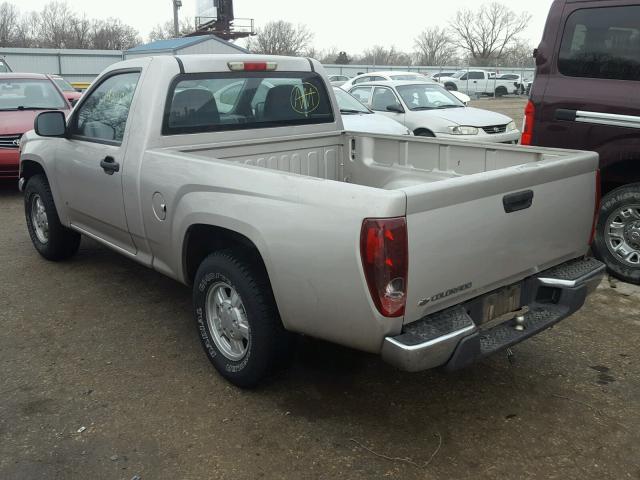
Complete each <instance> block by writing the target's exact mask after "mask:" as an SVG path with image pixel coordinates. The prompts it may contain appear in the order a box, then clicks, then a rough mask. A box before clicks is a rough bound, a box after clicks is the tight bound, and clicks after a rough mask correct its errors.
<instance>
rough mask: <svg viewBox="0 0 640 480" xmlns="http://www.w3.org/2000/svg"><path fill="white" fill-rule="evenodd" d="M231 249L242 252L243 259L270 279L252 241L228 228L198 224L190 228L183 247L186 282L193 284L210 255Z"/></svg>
mask: <svg viewBox="0 0 640 480" xmlns="http://www.w3.org/2000/svg"><path fill="white" fill-rule="evenodd" d="M229 248H231V249H234V250H236V251H240V252H241V253H242V256H243V259H245V260H249V261H251V262H252V263H254V264H255V265H257V266H258V267H259V268H260V269H261V270H262V271H263V272H264V273H265V275H267V278H268V274H267V268H266V267H265V264H264V261H263V259H262V255H260V252H259V251H258V248H257V247H256V246H255V244H254V243H253V242H252V241H251V240H249V239H248V238H247V237H245V236H244V235H242V234H240V233H237V232H234V231H232V230H228V229H226V228H222V227H215V226H212V225H200V224H198V225H192V226H191V227H189V229H188V230H187V234H186V235H185V241H184V247H183V268H184V273H185V280H186V281H187V282H188V283H189V284H192V283H193V279H194V278H195V276H196V272H197V271H198V267H199V266H200V264H201V263H202V261H203V260H204V259H205V258H206V257H207V256H208V255H210V254H211V253H213V252H216V251H218V250H225V249H229Z"/></svg>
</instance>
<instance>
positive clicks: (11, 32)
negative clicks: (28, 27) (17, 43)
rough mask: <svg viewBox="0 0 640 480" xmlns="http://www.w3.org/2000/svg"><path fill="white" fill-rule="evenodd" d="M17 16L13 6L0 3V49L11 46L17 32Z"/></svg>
mask: <svg viewBox="0 0 640 480" xmlns="http://www.w3.org/2000/svg"><path fill="white" fill-rule="evenodd" d="M18 22H19V15H18V9H17V8H16V6H15V5H12V4H10V3H8V2H2V3H0V47H8V46H10V45H12V43H13V42H14V40H15V36H16V33H17V30H18Z"/></svg>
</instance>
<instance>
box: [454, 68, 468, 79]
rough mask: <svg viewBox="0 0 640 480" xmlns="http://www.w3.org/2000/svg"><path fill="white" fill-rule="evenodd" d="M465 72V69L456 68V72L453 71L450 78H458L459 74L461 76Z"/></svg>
mask: <svg viewBox="0 0 640 480" xmlns="http://www.w3.org/2000/svg"><path fill="white" fill-rule="evenodd" d="M465 73H467V71H466V70H458V71H457V72H456V73H454V74H453V75H451V77H452V78H460V77H461V76H463V75H464V74H465Z"/></svg>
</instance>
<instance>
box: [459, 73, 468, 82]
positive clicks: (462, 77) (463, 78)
mask: <svg viewBox="0 0 640 480" xmlns="http://www.w3.org/2000/svg"><path fill="white" fill-rule="evenodd" d="M467 78H468V77H467V74H466V73H465V74H464V75H462V76H461V77H460V80H467Z"/></svg>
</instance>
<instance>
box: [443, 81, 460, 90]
mask: <svg viewBox="0 0 640 480" xmlns="http://www.w3.org/2000/svg"><path fill="white" fill-rule="evenodd" d="M444 88H447V89H449V90H458V87H457V86H456V84H455V83H453V82H445V84H444Z"/></svg>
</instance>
